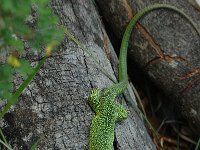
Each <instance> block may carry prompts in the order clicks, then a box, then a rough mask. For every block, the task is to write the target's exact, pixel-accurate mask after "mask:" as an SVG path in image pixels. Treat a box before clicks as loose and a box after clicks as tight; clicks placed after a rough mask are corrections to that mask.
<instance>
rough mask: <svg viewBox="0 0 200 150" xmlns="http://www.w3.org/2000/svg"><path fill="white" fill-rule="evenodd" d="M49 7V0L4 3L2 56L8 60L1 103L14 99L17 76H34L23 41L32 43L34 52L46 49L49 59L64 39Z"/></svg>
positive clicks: (0, 76) (2, 66) (1, 72)
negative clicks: (52, 51) (14, 84)
mask: <svg viewBox="0 0 200 150" xmlns="http://www.w3.org/2000/svg"><path fill="white" fill-rule="evenodd" d="M48 3H49V0H0V56H1V54H5V57H6V58H5V57H4V58H3V59H2V57H0V58H1V60H0V99H1V100H9V99H11V97H12V95H13V94H12V93H13V88H12V85H13V80H14V75H16V74H18V75H20V76H22V77H24V78H26V77H27V75H29V74H31V73H32V72H33V68H32V67H31V66H30V62H29V61H28V60H26V59H25V58H23V57H22V54H24V53H25V51H24V43H23V41H26V42H28V45H29V46H30V47H31V50H32V51H36V50H37V51H41V49H42V47H46V54H47V53H48V54H47V55H49V54H50V53H51V52H50V51H49V50H51V49H53V48H55V46H57V45H58V44H59V43H60V42H61V41H62V39H63V37H64V30H63V28H61V27H59V26H58V18H57V17H56V16H55V15H54V14H53V12H52V10H51V8H50V7H48ZM30 14H31V15H30ZM2 56H4V55H2Z"/></svg>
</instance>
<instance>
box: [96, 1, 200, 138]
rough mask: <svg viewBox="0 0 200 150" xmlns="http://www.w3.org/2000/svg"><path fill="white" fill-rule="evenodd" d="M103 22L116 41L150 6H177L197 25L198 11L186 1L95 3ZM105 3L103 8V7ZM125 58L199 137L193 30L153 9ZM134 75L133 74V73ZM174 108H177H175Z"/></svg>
mask: <svg viewBox="0 0 200 150" xmlns="http://www.w3.org/2000/svg"><path fill="white" fill-rule="evenodd" d="M97 2H98V5H99V8H101V9H102V11H101V12H102V14H103V16H104V18H105V20H106V21H107V22H108V23H109V25H110V27H111V28H112V29H113V32H114V33H115V34H116V35H117V37H118V38H120V37H122V34H123V32H124V30H125V27H126V25H127V24H128V22H129V21H130V19H131V18H132V17H133V16H134V14H135V12H137V11H138V10H139V9H141V8H143V7H145V6H147V5H149V4H154V3H168V4H171V5H174V6H177V7H178V8H180V9H181V10H183V11H184V12H185V13H186V14H188V15H189V16H191V18H192V19H193V20H194V22H196V24H197V25H198V27H199V26H200V16H199V11H198V10H197V9H195V8H194V7H193V5H192V4H193V3H190V2H188V1H187V0H182V1H181V2H180V1H179V0H165V1H160V0H153V1H152V0H151V1H148V0H97ZM105 4H106V5H105ZM129 46H130V50H129V54H130V55H129V56H130V57H131V59H132V61H134V62H135V63H136V64H137V65H138V66H139V67H140V68H142V69H143V70H144V72H145V73H146V74H147V75H148V76H149V77H150V78H151V80H152V81H153V82H154V83H155V84H156V85H157V87H159V89H161V90H162V91H163V92H164V93H165V95H166V96H168V98H169V101H170V102H168V103H167V104H169V103H172V107H171V108H170V110H169V111H172V108H174V105H175V106H176V107H175V109H176V110H179V111H176V115H177V114H181V116H183V117H184V118H186V119H187V120H188V122H189V124H190V125H191V129H193V130H194V133H195V134H196V135H197V136H199V135H200V92H199V90H200V84H199V83H200V82H199V73H200V69H199V65H200V57H199V56H200V51H199V46H200V40H199V36H198V34H197V32H196V31H195V30H194V28H193V27H192V26H191V25H190V24H189V23H188V21H187V20H185V19H184V18H183V17H182V16H180V15H178V14H177V13H175V12H174V11H169V10H157V11H154V12H151V13H149V14H147V15H146V16H145V17H143V18H142V19H141V20H140V21H139V23H138V24H137V25H136V29H135V30H134V32H133V35H132V38H131V40H130V41H129ZM133 73H134V72H133ZM177 108H178V109H177Z"/></svg>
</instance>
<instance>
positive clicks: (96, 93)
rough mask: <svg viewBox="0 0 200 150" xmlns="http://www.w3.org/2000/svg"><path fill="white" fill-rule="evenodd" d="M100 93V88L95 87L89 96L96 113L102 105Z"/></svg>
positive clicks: (89, 101)
mask: <svg viewBox="0 0 200 150" xmlns="http://www.w3.org/2000/svg"><path fill="white" fill-rule="evenodd" d="M100 93H101V90H100V89H99V88H94V89H92V90H91V92H90V95H89V96H88V103H89V105H90V107H91V108H92V109H93V111H94V112H95V113H97V111H98V107H99V105H100Z"/></svg>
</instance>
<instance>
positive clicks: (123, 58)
mask: <svg viewBox="0 0 200 150" xmlns="http://www.w3.org/2000/svg"><path fill="white" fill-rule="evenodd" d="M162 8H164V9H170V10H173V11H175V12H177V13H178V14H180V15H181V16H183V17H184V18H185V19H186V20H188V21H189V22H190V24H191V25H192V26H193V27H194V29H195V30H196V31H197V33H198V34H199V36H200V31H199V30H198V27H197V25H196V24H195V23H194V22H193V20H192V19H191V18H190V17H189V16H188V15H187V14H185V13H184V12H183V11H182V10H180V9H178V8H177V7H175V6H172V5H168V4H153V5H149V6H147V7H145V8H143V9H141V10H139V11H138V13H137V14H136V15H135V16H134V17H133V18H132V19H131V21H130V23H129V24H128V26H127V28H126V30H125V32H124V35H123V38H122V43H121V48H120V56H119V82H128V75H127V49H128V41H129V39H130V36H131V32H132V30H133V27H134V26H135V24H136V23H137V21H138V20H139V19H140V18H141V17H143V16H144V15H146V14H147V13H149V12H151V11H153V10H156V9H162Z"/></svg>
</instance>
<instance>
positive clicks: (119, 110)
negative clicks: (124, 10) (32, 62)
mask: <svg viewBox="0 0 200 150" xmlns="http://www.w3.org/2000/svg"><path fill="white" fill-rule="evenodd" d="M161 8H165V9H170V10H173V11H175V12H177V13H178V14H180V15H182V16H183V17H185V18H186V19H187V20H188V21H189V22H190V23H191V25H192V26H193V27H194V29H195V30H196V31H197V32H198V34H199V35H200V32H199V30H198V28H197V26H196V24H195V23H194V22H193V21H192V19H191V18H190V17H189V16H188V15H186V14H185V13H184V12H183V11H181V10H180V9H178V8H176V7H174V6H171V5H168V4H154V5H150V6H147V7H145V8H143V9H141V10H140V11H139V12H138V13H137V14H136V15H135V16H134V17H133V18H132V19H131V21H130V23H129V24H128V26H127V28H126V31H125V33H124V35H123V38H122V43H121V48H120V57H119V83H116V84H114V85H112V86H110V87H108V88H106V89H104V90H100V89H98V88H96V89H94V90H92V91H91V93H90V95H89V97H88V102H89V105H90V106H91V108H92V109H93V110H94V111H95V113H96V116H95V117H94V118H93V120H92V123H91V127H90V141H89V149H90V150H111V149H112V145H113V141H114V128H115V123H116V122H117V121H120V120H123V119H125V118H127V116H128V114H127V111H126V110H125V108H123V107H122V106H121V105H120V104H118V103H117V102H116V101H115V98H116V97H117V96H118V95H120V94H121V93H123V92H124V90H125V89H126V88H127V85H128V75H127V49H128V41H129V38H130V35H131V32H132V29H133V27H134V26H135V24H136V23H137V21H138V20H139V19H140V18H141V17H143V16H144V15H145V14H147V13H149V12H151V11H153V10H156V9H161ZM129 101H130V100H129ZM130 103H131V102H130Z"/></svg>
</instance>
